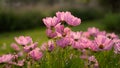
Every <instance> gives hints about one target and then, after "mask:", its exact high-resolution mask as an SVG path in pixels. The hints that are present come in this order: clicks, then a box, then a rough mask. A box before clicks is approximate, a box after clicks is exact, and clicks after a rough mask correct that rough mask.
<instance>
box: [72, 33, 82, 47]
mask: <svg viewBox="0 0 120 68" xmlns="http://www.w3.org/2000/svg"><path fill="white" fill-rule="evenodd" d="M81 34H82V32H71V33H70V36H71V42H70V43H71V45H72V47H73V48H77V49H79V48H80V38H81Z"/></svg>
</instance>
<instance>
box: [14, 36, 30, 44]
mask: <svg viewBox="0 0 120 68" xmlns="http://www.w3.org/2000/svg"><path fill="white" fill-rule="evenodd" d="M15 41H16V42H17V43H18V44H20V45H23V46H25V45H27V44H30V43H32V38H31V37H29V36H20V37H15Z"/></svg>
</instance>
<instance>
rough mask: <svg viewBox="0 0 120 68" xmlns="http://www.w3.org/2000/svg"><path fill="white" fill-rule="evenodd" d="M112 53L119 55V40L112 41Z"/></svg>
mask: <svg viewBox="0 0 120 68" xmlns="http://www.w3.org/2000/svg"><path fill="white" fill-rule="evenodd" d="M113 41H114V52H115V53H116V54H120V39H114V40H113Z"/></svg>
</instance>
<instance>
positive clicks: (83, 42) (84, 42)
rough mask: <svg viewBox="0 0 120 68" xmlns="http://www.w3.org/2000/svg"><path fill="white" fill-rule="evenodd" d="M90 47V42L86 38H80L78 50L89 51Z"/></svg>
mask: <svg viewBox="0 0 120 68" xmlns="http://www.w3.org/2000/svg"><path fill="white" fill-rule="evenodd" d="M91 45H93V44H92V41H91V40H89V39H88V38H86V37H81V39H80V49H86V48H88V49H89V48H90V46H91Z"/></svg>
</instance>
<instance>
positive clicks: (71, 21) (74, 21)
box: [56, 11, 81, 26]
mask: <svg viewBox="0 0 120 68" xmlns="http://www.w3.org/2000/svg"><path fill="white" fill-rule="evenodd" d="M56 16H57V18H58V19H59V20H60V21H62V22H64V21H65V22H66V23H67V24H68V25H71V26H77V25H79V24H80V23H81V19H79V18H77V17H74V16H73V15H72V14H71V13H70V12H68V11H66V12H57V13H56Z"/></svg>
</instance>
